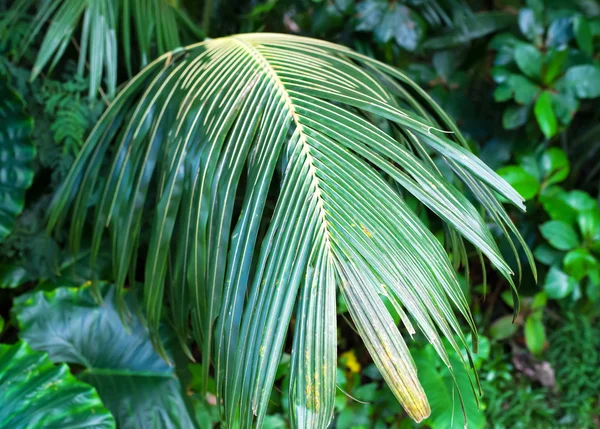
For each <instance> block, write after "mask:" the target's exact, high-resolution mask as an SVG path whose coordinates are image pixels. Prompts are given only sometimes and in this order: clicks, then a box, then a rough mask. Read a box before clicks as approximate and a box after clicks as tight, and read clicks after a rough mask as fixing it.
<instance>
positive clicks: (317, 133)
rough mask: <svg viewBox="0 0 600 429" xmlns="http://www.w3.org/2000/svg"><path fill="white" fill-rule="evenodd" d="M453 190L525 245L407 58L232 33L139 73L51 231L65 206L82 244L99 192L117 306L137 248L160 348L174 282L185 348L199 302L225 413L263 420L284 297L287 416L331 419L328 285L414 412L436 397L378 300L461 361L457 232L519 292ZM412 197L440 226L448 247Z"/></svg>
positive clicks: (53, 220) (197, 323)
mask: <svg viewBox="0 0 600 429" xmlns="http://www.w3.org/2000/svg"><path fill="white" fill-rule="evenodd" d="M113 142H114V143H115V145H114V146H113V145H112V144H111V143H113ZM107 157H110V158H112V164H111V166H110V168H109V169H108V170H104V169H103V164H104V163H105V160H106V158H107ZM442 163H445V164H446V165H447V166H449V167H450V170H449V169H448V168H445V169H443V170H442V169H441V164H442ZM438 167H439V168H438ZM441 171H447V172H448V174H450V175H451V176H450V177H448V178H446V177H445V176H444V175H443V174H442V173H441ZM454 178H458V179H460V182H461V183H462V184H461V183H457V184H456V185H454V184H452V183H451V181H453V180H454ZM459 188H460V189H463V190H465V191H466V190H467V189H468V190H469V191H470V193H471V195H472V196H473V197H474V199H475V200H476V201H478V202H479V205H480V206H481V207H482V208H484V209H485V210H486V211H487V213H488V215H489V217H490V219H491V220H493V221H495V222H496V223H497V224H498V225H499V226H500V227H501V230H503V231H504V232H505V235H506V238H507V239H508V241H509V242H510V244H511V246H512V248H513V250H514V251H515V252H517V250H516V247H515V245H514V244H513V242H512V238H513V237H516V239H517V240H519V241H520V242H521V243H523V240H522V238H521V237H520V235H519V233H518V231H517V230H516V228H515V226H514V225H513V223H512V221H511V220H510V218H509V217H508V216H507V214H506V213H505V211H504V209H503V207H502V205H501V204H500V202H499V201H498V198H497V194H500V195H502V196H503V198H505V199H507V200H508V201H510V202H512V203H513V204H514V205H515V206H517V207H519V208H521V209H523V208H524V206H523V199H522V198H521V196H520V195H519V194H518V193H517V192H516V191H515V190H514V189H513V188H511V187H510V185H508V183H506V182H505V181H504V180H503V179H501V178H500V177H499V176H497V175H496V174H495V173H493V172H492V171H491V170H490V169H489V168H488V167H486V166H485V164H483V163H482V162H481V161H480V160H479V159H477V158H476V157H475V156H474V155H473V154H472V153H471V152H470V150H469V148H468V145H467V144H466V142H465V140H464V139H463V137H462V136H461V134H460V132H459V131H458V130H457V128H456V126H455V125H454V124H453V123H452V122H451V121H450V120H449V118H448V117H447V116H446V115H445V114H444V112H443V111H442V110H441V109H440V108H439V107H438V106H437V105H436V104H435V103H434V102H433V101H432V100H431V99H430V97H429V96H428V95H427V94H426V93H425V92H424V91H423V90H421V89H420V88H419V87H418V86H417V85H416V84H414V83H413V82H412V81H411V80H410V79H408V78H407V77H406V76H405V75H404V74H403V73H402V72H400V71H399V70H397V69H395V68H393V67H390V66H387V65H385V64H382V63H380V62H378V61H376V60H373V59H371V58H369V57H366V56H363V55H360V54H358V53H356V52H354V51H352V50H350V49H348V48H345V47H342V46H339V45H335V44H331V43H327V42H323V41H319V40H314V39H309V38H302V37H296V36H286V35H277V34H244V35H237V36H232V37H226V38H220V39H214V40H208V41H205V42H202V43H199V44H196V45H191V46H188V47H186V48H182V49H178V50H176V51H173V52H169V53H167V54H165V55H163V56H161V57H160V58H158V59H157V60H155V61H154V62H152V63H151V64H150V65H148V66H147V67H146V68H145V69H144V70H142V71H141V72H140V74H138V75H137V76H136V77H135V78H134V79H132V80H131V81H130V82H129V83H128V84H127V86H126V87H125V88H124V89H123V90H122V92H121V93H120V94H119V95H118V96H117V97H116V99H115V100H114V102H113V104H112V105H111V106H110V107H109V109H108V110H107V111H106V112H105V114H104V115H103V116H102V118H101V119H100V122H99V123H98V125H97V126H96V128H95V129H94V130H93V131H92V133H91V135H90V137H89V139H88V141H87V142H86V143H85V145H84V146H83V148H82V150H81V152H80V153H79V156H78V158H77V160H76V162H75V164H74V166H73V168H72V170H71V171H70V173H69V175H68V177H67V179H66V181H65V183H64V184H63V187H62V188H61V191H60V192H59V193H58V194H57V196H56V198H55V200H54V201H53V207H52V212H51V216H50V218H49V229H51V230H52V229H56V228H58V227H60V225H62V224H63V223H64V222H65V221H66V220H67V219H71V222H70V223H71V228H70V244H71V248H72V249H73V250H74V251H77V250H78V248H79V247H80V241H81V238H82V235H83V232H84V231H85V230H86V228H85V225H86V219H87V218H88V212H89V210H90V206H91V205H93V206H95V210H94V222H93V225H92V226H91V229H90V231H92V244H91V263H92V265H94V263H95V262H94V261H95V260H96V258H97V255H98V252H99V249H100V248H101V243H102V241H103V235H104V230H105V227H107V226H108V229H109V231H110V239H111V243H112V256H113V269H114V274H115V278H116V290H117V307H119V308H120V310H121V312H122V314H123V316H124V317H125V319H126V318H127V317H126V316H127V310H126V309H127V306H126V305H125V304H124V301H123V288H124V286H125V283H126V281H127V278H128V276H129V278H130V280H131V282H130V286H133V284H134V282H133V280H134V279H135V272H136V267H137V260H138V259H139V258H140V257H143V258H144V259H145V261H146V263H145V267H144V287H143V304H144V310H145V316H146V323H147V326H148V328H149V330H150V336H151V339H152V342H153V344H154V346H155V347H156V348H157V350H158V351H159V352H160V353H161V355H162V356H163V357H165V358H167V359H168V355H167V353H166V352H165V350H164V348H163V345H162V342H161V339H160V336H159V326H160V320H161V316H162V315H163V307H164V301H165V290H167V291H168V293H167V296H168V298H169V301H170V307H171V314H170V317H171V319H172V323H173V325H174V326H175V329H176V332H177V333H178V336H179V338H180V341H181V343H182V345H183V346H184V347H187V345H188V337H189V335H190V332H189V328H188V321H189V318H190V317H191V322H192V323H191V326H192V329H191V336H192V337H193V339H194V340H195V342H196V343H197V344H198V345H199V347H200V348H201V356H202V366H203V374H204V376H203V385H204V386H203V387H204V390H206V385H207V383H208V380H209V376H208V375H209V371H210V367H211V364H213V365H212V366H214V377H215V382H216V395H217V401H216V402H217V404H218V407H219V410H220V414H221V418H222V419H223V420H224V421H226V422H228V424H234V422H236V421H237V422H238V423H239V424H240V426H241V427H249V426H250V425H251V424H256V425H258V426H260V425H261V424H262V423H263V422H264V419H265V412H266V409H267V405H268V401H269V396H270V392H271V388H272V386H273V382H274V378H275V376H276V370H277V363H278V361H279V358H280V356H281V352H282V349H283V347H284V341H285V337H286V334H287V331H288V327H289V325H290V320H291V319H292V317H293V313H294V308H296V316H295V322H294V338H293V350H292V356H291V373H290V413H291V419H292V422H293V424H294V425H295V426H297V427H325V426H327V423H328V422H329V421H330V419H331V417H332V413H333V407H334V393H335V376H336V336H337V335H336V288H338V287H339V290H340V291H341V294H342V296H343V300H344V301H345V303H346V305H347V307H348V309H349V312H350V315H351V317H352V320H353V322H354V324H355V325H356V327H357V329H358V332H359V333H360V335H361V337H362V338H363V340H364V341H365V344H366V346H367V348H368V350H369V352H370V354H371V356H372V357H373V360H374V361H375V364H376V365H377V367H378V368H379V370H380V372H381V374H382V376H383V378H384V379H385V381H386V382H387V383H388V385H389V386H390V388H391V390H392V392H393V393H394V395H395V396H396V398H397V399H398V400H399V401H400V403H401V404H402V406H403V407H404V408H405V410H406V411H407V413H408V414H409V416H411V417H412V418H413V419H415V420H417V421H419V420H422V419H423V418H425V417H427V416H428V415H429V413H430V409H429V404H428V402H427V399H426V397H425V395H424V393H423V389H422V387H421V385H420V383H419V380H418V378H417V372H416V368H415V365H414V363H413V361H412V359H411V357H410V353H409V351H408V348H407V345H406V344H405V341H404V338H403V336H402V334H401V333H400V330H399V329H398V327H397V326H396V324H395V323H394V320H393V318H392V315H390V311H388V309H387V308H386V306H385V305H384V303H383V299H387V300H388V301H389V302H391V303H392V305H393V307H392V311H393V312H396V313H398V315H399V317H400V320H401V321H402V326H403V327H404V331H405V332H406V333H408V334H410V335H413V334H414V333H415V331H416V329H415V326H413V322H415V323H416V328H417V329H420V330H421V331H422V332H423V333H424V335H425V337H426V338H427V340H428V341H429V342H431V344H432V346H433V349H434V350H435V351H436V352H437V354H439V356H440V357H441V358H442V360H443V362H444V363H445V364H446V365H447V366H449V367H450V368H452V365H451V363H450V360H449V357H448V353H447V352H446V349H445V347H444V346H443V343H442V341H441V337H444V338H446V340H447V341H448V344H449V347H450V349H451V350H453V352H455V353H457V357H458V360H459V361H460V362H461V363H462V364H463V365H467V364H466V361H468V360H470V356H468V357H467V359H466V360H465V359H463V355H462V353H460V352H461V351H462V350H463V349H465V348H466V341H465V338H464V336H463V334H462V333H461V327H460V325H459V322H458V320H457V318H456V316H455V315H454V311H453V310H454V309H456V310H457V311H458V312H459V313H460V314H461V315H462V316H463V317H464V318H465V320H466V321H467V323H468V325H469V326H470V327H471V329H472V330H473V335H474V338H475V340H474V344H475V345H474V348H475V349H476V348H477V346H476V344H477V340H476V338H477V337H476V333H475V327H474V322H473V320H472V318H471V316H470V313H469V308H468V305H467V301H466V299H465V297H464V295H463V292H462V291H461V288H460V285H459V283H458V281H457V278H456V273H455V268H458V266H459V265H460V264H461V263H462V264H466V260H467V251H466V246H465V244H464V242H463V239H466V240H467V241H469V242H470V243H472V245H473V246H474V248H475V250H476V251H477V253H478V254H479V255H480V257H481V256H482V255H485V256H487V258H488V259H489V260H490V262H491V264H492V265H493V266H494V267H496V269H497V270H498V271H499V272H500V273H501V274H502V275H503V276H504V277H505V278H506V279H507V281H508V282H509V283H510V284H511V285H513V291H514V284H513V280H512V277H511V276H512V274H513V272H512V270H511V269H510V267H509V266H508V265H507V264H506V262H505V261H504V259H503V257H502V255H501V253H500V251H499V249H498V247H497V245H496V243H495V241H494V239H493V237H492V235H491V234H490V232H489V230H488V227H487V225H486V223H485V220H484V218H483V217H482V216H481V214H480V212H479V211H478V210H477V208H476V207H475V205H473V203H472V202H471V200H470V199H469V198H467V197H466V196H465V195H464V194H463V193H461V192H460V191H459ZM406 194H412V195H413V196H414V197H416V199H417V200H419V201H420V202H421V203H422V204H423V205H425V206H426V207H428V208H429V209H430V210H431V211H432V212H433V213H435V214H436V215H438V216H439V217H440V218H441V219H442V220H443V221H444V222H445V224H446V238H447V239H446V240H445V243H446V244H447V248H448V250H449V251H450V252H451V254H452V258H451V259H449V258H448V256H447V254H446V252H445V251H444V247H443V246H442V244H441V243H440V242H439V241H438V240H437V239H436V237H435V236H434V235H433V234H432V233H431V232H430V231H429V230H428V229H427V228H426V227H425V226H424V225H423V224H422V222H421V221H420V220H419V218H417V216H416V215H415V214H414V213H413V212H412V211H411V210H410V209H409V208H408V206H407V204H406V203H405V200H404V196H405V195H406ZM92 196H94V198H93V199H92V198H91V197H92ZM148 235H149V237H148ZM146 242H147V246H146V245H145V244H144V243H146ZM523 248H524V249H525V252H526V255H527V257H528V259H529V262H530V264H531V266H532V269H533V270H535V268H534V264H533V257H532V255H531V254H530V252H529V251H528V250H527V248H526V246H525V245H523ZM145 249H147V251H145ZM482 261H483V259H482ZM519 269H520V266H519ZM165 286H167V287H165ZM98 295H100V294H98ZM516 301H517V300H516V298H515V302H516ZM516 307H517V306H515V308H516ZM455 336H456V337H455ZM456 338H457V339H456ZM188 353H189V350H188ZM450 374H451V377H454V373H453V371H452V370H451V372H450ZM474 384H475V383H474V382H473V380H472V378H471V386H472V387H473V385H474ZM459 397H460V396H459Z"/></svg>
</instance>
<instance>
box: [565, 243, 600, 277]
mask: <svg viewBox="0 0 600 429" xmlns="http://www.w3.org/2000/svg"><path fill="white" fill-rule="evenodd" d="M563 264H564V270H565V273H566V274H568V275H569V276H571V277H573V278H574V279H575V280H576V281H580V280H581V279H583V278H584V277H585V276H587V275H588V274H590V273H593V272H595V271H596V270H597V269H598V260H597V259H596V258H594V256H592V254H591V253H590V252H589V251H588V250H587V249H575V250H571V251H570V252H569V253H567V254H566V255H565V259H564V260H563Z"/></svg>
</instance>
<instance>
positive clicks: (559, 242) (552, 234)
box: [540, 220, 579, 250]
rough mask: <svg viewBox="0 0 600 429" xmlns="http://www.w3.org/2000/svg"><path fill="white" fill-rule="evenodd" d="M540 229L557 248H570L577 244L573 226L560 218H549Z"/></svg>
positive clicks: (577, 238) (577, 240)
mask: <svg viewBox="0 0 600 429" xmlns="http://www.w3.org/2000/svg"><path fill="white" fill-rule="evenodd" d="M540 231H541V232H542V235H543V236H544V238H545V239H546V240H548V241H549V242H550V244H551V245H552V246H554V247H556V248H557V249H559V250H571V249H573V248H575V247H577V245H578V244H579V237H578V236H577V233H576V232H575V230H574V229H573V227H572V226H571V225H569V224H567V223H565V222H563V221H560V220H551V221H549V222H546V223H544V224H543V225H542V226H540Z"/></svg>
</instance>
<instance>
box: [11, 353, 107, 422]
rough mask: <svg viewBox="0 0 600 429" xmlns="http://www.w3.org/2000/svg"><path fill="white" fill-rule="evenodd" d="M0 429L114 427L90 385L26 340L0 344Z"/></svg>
mask: <svg viewBox="0 0 600 429" xmlns="http://www.w3.org/2000/svg"><path fill="white" fill-rule="evenodd" d="M0 428H2V429H48V428H95V429H114V428H115V421H114V419H113V416H112V415H111V414H110V413H109V412H108V411H107V410H106V408H104V406H103V405H102V402H101V401H100V398H99V397H98V394H97V393H96V391H95V390H94V388H93V387H92V386H90V385H88V384H86V383H83V382H81V381H79V380H77V379H76V378H75V377H73V375H71V373H70V372H69V367H68V366H67V365H64V364H63V365H58V366H57V365H54V364H53V363H52V362H50V359H48V355H47V354H46V353H40V352H37V351H33V350H31V348H30V347H29V346H28V345H27V343H24V342H20V343H17V344H14V345H7V344H0Z"/></svg>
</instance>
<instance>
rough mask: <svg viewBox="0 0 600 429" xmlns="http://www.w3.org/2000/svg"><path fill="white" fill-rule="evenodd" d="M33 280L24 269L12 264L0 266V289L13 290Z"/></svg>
mask: <svg viewBox="0 0 600 429" xmlns="http://www.w3.org/2000/svg"><path fill="white" fill-rule="evenodd" d="M30 280H33V279H32V277H31V275H30V274H29V273H28V272H27V270H25V268H23V267H20V266H18V265H14V264H0V289H14V288H16V287H19V286H21V285H22V284H23V283H25V282H26V281H30Z"/></svg>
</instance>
